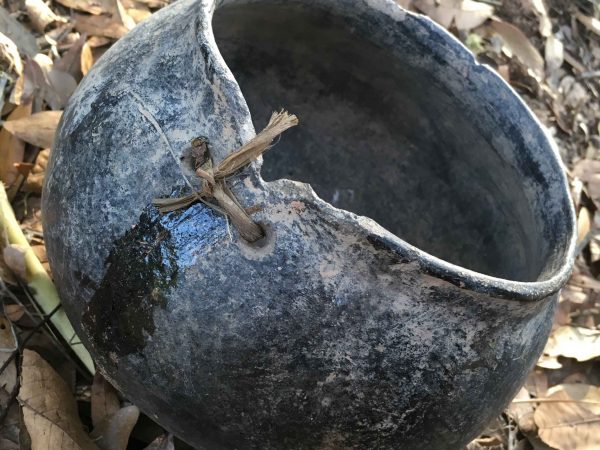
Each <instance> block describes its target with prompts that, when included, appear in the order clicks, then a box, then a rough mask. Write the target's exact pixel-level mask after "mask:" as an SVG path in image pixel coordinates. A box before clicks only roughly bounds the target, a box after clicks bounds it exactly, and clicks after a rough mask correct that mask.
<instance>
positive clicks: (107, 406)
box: [92, 372, 121, 428]
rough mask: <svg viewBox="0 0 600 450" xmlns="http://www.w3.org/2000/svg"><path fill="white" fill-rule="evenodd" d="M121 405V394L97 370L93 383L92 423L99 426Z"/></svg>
mask: <svg viewBox="0 0 600 450" xmlns="http://www.w3.org/2000/svg"><path fill="white" fill-rule="evenodd" d="M120 407H121V402H120V401H119V395H118V394H117V391H116V390H115V388H114V387H112V386H111V385H110V383H109V382H108V381H106V380H105V379H104V377H103V376H102V375H101V374H100V373H98V372H96V374H95V375H94V381H93V383H92V423H93V424H94V427H96V428H97V427H99V426H100V425H101V424H103V423H105V422H106V421H107V420H108V419H109V418H110V417H111V416H113V415H114V414H115V413H116V412H117V411H118V410H119V409H120Z"/></svg>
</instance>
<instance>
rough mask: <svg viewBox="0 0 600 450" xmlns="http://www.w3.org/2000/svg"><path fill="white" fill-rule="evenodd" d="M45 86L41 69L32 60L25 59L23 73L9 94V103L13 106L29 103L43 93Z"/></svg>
mask: <svg viewBox="0 0 600 450" xmlns="http://www.w3.org/2000/svg"><path fill="white" fill-rule="evenodd" d="M45 84H46V80H45V78H44V72H43V71H42V69H41V67H40V66H39V65H38V63H37V62H35V61H34V60H33V59H31V58H27V59H26V60H25V63H24V65H23V73H22V74H21V76H20V77H19V79H18V80H17V83H16V84H15V88H14V89H13V91H12V93H11V94H10V102H11V103H14V104H15V105H26V104H29V103H31V102H32V100H33V99H34V98H35V97H37V96H38V95H39V94H40V93H43V90H44V87H45Z"/></svg>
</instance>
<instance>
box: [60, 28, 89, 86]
mask: <svg viewBox="0 0 600 450" xmlns="http://www.w3.org/2000/svg"><path fill="white" fill-rule="evenodd" d="M85 40H86V37H85V36H81V37H80V38H79V39H78V40H77V41H76V42H75V43H74V44H73V45H71V48H69V50H68V51H67V52H66V53H65V54H63V56H62V57H61V58H60V59H59V60H58V61H56V62H55V63H54V68H56V69H58V70H61V71H63V72H66V73H68V74H69V75H71V76H72V77H73V78H74V79H75V80H80V79H81V75H82V72H81V63H80V61H81V52H82V50H83V47H84V45H85Z"/></svg>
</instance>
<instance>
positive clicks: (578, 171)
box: [573, 159, 600, 201]
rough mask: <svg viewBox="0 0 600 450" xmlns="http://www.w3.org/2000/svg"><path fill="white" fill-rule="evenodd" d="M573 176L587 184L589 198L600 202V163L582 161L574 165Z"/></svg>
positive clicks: (587, 160)
mask: <svg viewBox="0 0 600 450" xmlns="http://www.w3.org/2000/svg"><path fill="white" fill-rule="evenodd" d="M573 175H574V176H576V177H577V178H579V179H581V180H582V181H584V182H585V183H587V188H588V192H589V194H590V196H591V197H592V199H593V200H595V201H600V161H594V160H589V159H582V160H580V161H578V162H577V163H576V164H575V167H574V168H573Z"/></svg>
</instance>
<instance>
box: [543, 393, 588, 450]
mask: <svg viewBox="0 0 600 450" xmlns="http://www.w3.org/2000/svg"><path fill="white" fill-rule="evenodd" d="M548 398H549V399H553V400H565V401H564V402H545V403H541V404H540V405H539V406H538V407H537V409H536V410H535V414H534V419H535V423H536V424H537V426H538V428H539V436H540V438H541V439H542V440H543V441H544V442H545V443H547V444H548V445H550V446H552V447H554V448H559V449H561V450H592V449H598V448H600V388H598V387H595V386H589V385H583V384H563V385H558V386H555V387H553V388H552V389H550V391H549V395H548Z"/></svg>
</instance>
